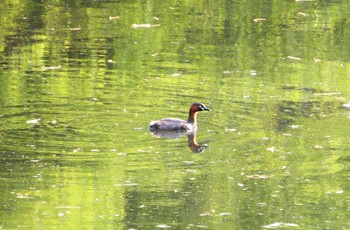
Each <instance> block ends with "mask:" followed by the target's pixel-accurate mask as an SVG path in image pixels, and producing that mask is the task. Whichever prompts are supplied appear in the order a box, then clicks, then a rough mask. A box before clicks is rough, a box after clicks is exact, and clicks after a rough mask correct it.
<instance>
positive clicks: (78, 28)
mask: <svg viewBox="0 0 350 230" xmlns="http://www.w3.org/2000/svg"><path fill="white" fill-rule="evenodd" d="M79 30H81V28H80V27H75V28H70V31H79Z"/></svg>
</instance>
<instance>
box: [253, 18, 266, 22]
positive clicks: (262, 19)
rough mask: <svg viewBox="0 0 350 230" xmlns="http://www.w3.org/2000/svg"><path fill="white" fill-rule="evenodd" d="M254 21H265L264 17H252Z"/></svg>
mask: <svg viewBox="0 0 350 230" xmlns="http://www.w3.org/2000/svg"><path fill="white" fill-rule="evenodd" d="M253 21H254V22H261V21H266V18H254V19H253Z"/></svg>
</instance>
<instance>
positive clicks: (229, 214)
mask: <svg viewBox="0 0 350 230" xmlns="http://www.w3.org/2000/svg"><path fill="white" fill-rule="evenodd" d="M231 215H232V213H230V212H222V213H219V216H231Z"/></svg>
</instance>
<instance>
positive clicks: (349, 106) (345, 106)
mask: <svg viewBox="0 0 350 230" xmlns="http://www.w3.org/2000/svg"><path fill="white" fill-rule="evenodd" d="M341 107H342V108H344V109H350V102H349V103H346V104H344V105H342V106H341Z"/></svg>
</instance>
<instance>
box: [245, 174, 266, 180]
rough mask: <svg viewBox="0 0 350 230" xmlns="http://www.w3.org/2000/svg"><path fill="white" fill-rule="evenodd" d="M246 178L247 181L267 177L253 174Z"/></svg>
mask: <svg viewBox="0 0 350 230" xmlns="http://www.w3.org/2000/svg"><path fill="white" fill-rule="evenodd" d="M247 178H249V179H268V178H269V177H268V176H266V175H258V174H253V175H247Z"/></svg>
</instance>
